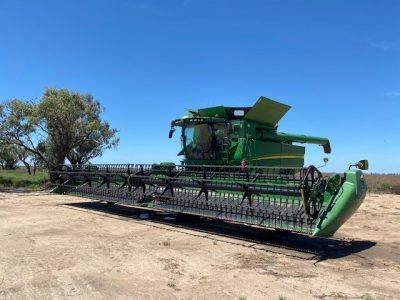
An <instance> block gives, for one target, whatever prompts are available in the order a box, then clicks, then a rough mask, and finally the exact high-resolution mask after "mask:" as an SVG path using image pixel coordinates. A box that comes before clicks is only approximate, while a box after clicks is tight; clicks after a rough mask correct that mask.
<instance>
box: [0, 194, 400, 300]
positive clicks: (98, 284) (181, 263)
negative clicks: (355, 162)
mask: <svg viewBox="0 0 400 300" xmlns="http://www.w3.org/2000/svg"><path fill="white" fill-rule="evenodd" d="M399 223H400V196H398V195H387V194H369V195H368V196H367V198H366V200H365V202H364V203H363V205H362V206H361V208H360V210H359V211H358V212H357V213H356V214H355V215H354V216H353V217H352V219H351V220H350V221H349V222H347V223H346V224H345V225H344V226H343V227H342V228H341V229H340V230H339V231H338V232H337V234H336V236H335V237H334V238H332V239H312V238H308V237H305V236H302V235H296V234H286V235H280V234H277V233H276V232H274V231H270V230H265V229H256V228H248V227H246V226H239V225H234V224H224V223H220V222H216V221H206V220H204V219H200V218H194V217H191V218H189V217H178V218H176V217H174V216H171V215H165V214H152V213H149V212H146V211H139V210H134V209H127V208H124V207H121V206H118V205H117V206H113V207H110V206H107V205H106V204H103V203H97V202H91V201H88V200H86V199H80V198H76V197H72V196H61V195H50V194H48V193H46V192H33V193H0V240H1V247H0V299H27V298H29V299H50V298H103V299H114V298H119V299H126V298H135V299H242V300H243V299H396V298H397V299H398V297H399V294H400V232H399V230H398V224H399Z"/></svg>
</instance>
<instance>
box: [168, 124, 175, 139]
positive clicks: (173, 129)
mask: <svg viewBox="0 0 400 300" xmlns="http://www.w3.org/2000/svg"><path fill="white" fill-rule="evenodd" d="M174 131H175V128H174V127H171V129H170V130H169V134H168V138H170V139H172V136H173V135H174Z"/></svg>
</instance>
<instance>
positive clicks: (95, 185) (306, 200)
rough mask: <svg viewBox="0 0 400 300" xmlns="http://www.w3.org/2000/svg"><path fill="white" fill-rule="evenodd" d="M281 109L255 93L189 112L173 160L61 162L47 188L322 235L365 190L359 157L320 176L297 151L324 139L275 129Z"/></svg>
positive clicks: (180, 123) (173, 125)
mask: <svg viewBox="0 0 400 300" xmlns="http://www.w3.org/2000/svg"><path fill="white" fill-rule="evenodd" d="M289 108H290V107H289V106H287V105H285V104H282V103H279V102H276V101H273V100H270V99H267V98H264V97H260V99H259V100H258V101H257V102H256V104H255V105H254V106H252V107H225V106H217V107H211V108H205V109H198V110H188V113H187V115H186V116H184V117H182V118H180V119H177V120H174V121H172V123H171V130H170V133H169V136H170V137H172V135H173V134H174V131H175V129H176V127H180V129H181V130H180V131H181V141H182V150H181V151H180V152H179V153H178V155H181V156H183V159H182V163H181V164H180V165H175V164H173V163H160V164H152V165H148V164H124V165H116V164H114V165H62V166H58V167H57V168H55V169H53V170H52V171H50V178H51V182H52V184H53V185H54V192H58V193H64V194H70V195H77V196H82V197H87V198H91V199H95V200H99V201H106V202H107V203H109V204H114V203H120V204H124V205H129V206H133V207H140V208H147V209H154V210H158V211H160V210H161V211H167V212H173V213H182V214H191V215H197V216H202V217H207V218H216V219H221V220H225V221H228V222H239V223H244V224H248V225H257V226H262V227H267V228H274V229H279V230H286V231H295V232H301V233H305V234H309V235H312V236H331V235H333V234H334V233H335V232H336V231H337V230H338V229H339V227H340V226H341V225H342V224H343V223H344V222H346V220H347V219H348V218H350V217H351V215H353V213H354V212H355V211H356V210H357V209H358V207H359V206H360V205H361V203H362V201H363V199H364V197H365V194H366V182H365V179H364V175H363V173H362V171H360V170H357V169H356V168H358V169H362V170H365V169H367V168H368V161H366V160H362V161H360V162H358V163H356V164H354V165H352V166H351V167H355V168H351V167H350V168H349V170H347V171H345V172H344V174H333V175H331V176H329V177H326V176H323V174H322V173H321V172H320V171H319V170H318V168H316V167H314V166H308V167H304V154H305V148H304V146H302V145H299V144H317V145H320V146H322V149H323V151H324V152H325V153H330V152H331V147H330V143H329V140H328V139H326V138H320V137H313V136H306V135H297V134H287V133H281V132H278V130H277V128H278V126H277V124H278V122H279V120H280V119H281V118H282V117H283V116H284V115H285V114H286V112H287V111H288V110H289Z"/></svg>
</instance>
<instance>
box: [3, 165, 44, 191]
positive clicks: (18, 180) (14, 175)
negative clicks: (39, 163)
mask: <svg viewBox="0 0 400 300" xmlns="http://www.w3.org/2000/svg"><path fill="white" fill-rule="evenodd" d="M47 182H48V175H47V173H46V172H45V171H43V170H38V171H37V172H36V174H35V175H29V174H28V172H27V171H26V169H25V168H18V169H16V170H0V187H3V188H25V189H31V190H36V189H43V188H44V187H45V186H46V183H47Z"/></svg>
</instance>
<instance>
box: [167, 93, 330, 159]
mask: <svg viewBox="0 0 400 300" xmlns="http://www.w3.org/2000/svg"><path fill="white" fill-rule="evenodd" d="M289 109H290V106H288V105H285V104H282V103H279V102H276V101H274V100H271V99H267V98H265V97H260V98H259V99H258V101H257V102H256V103H255V104H254V106H252V107H226V106H216V107H209V108H204V109H199V110H188V115H186V116H184V117H182V118H180V119H177V120H174V121H172V122H171V130H170V134H169V137H170V138H171V137H172V134H173V132H174V131H175V127H177V126H179V127H181V141H182V150H181V151H180V152H179V153H178V155H183V156H184V159H183V161H182V163H183V164H187V165H205V164H208V165H233V166H235V165H240V164H241V163H243V162H246V164H248V165H251V166H276V167H302V166H303V164H304V153H305V148H304V147H303V146H299V145H295V144H294V143H309V144H318V145H321V146H323V148H324V151H325V153H330V152H331V148H330V143H329V140H328V139H326V138H320V137H313V136H306V135H298V134H288V133H282V132H278V131H277V129H278V122H279V121H280V120H281V119H282V117H283V116H284V115H285V114H286V113H287V112H288V110H289Z"/></svg>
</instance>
